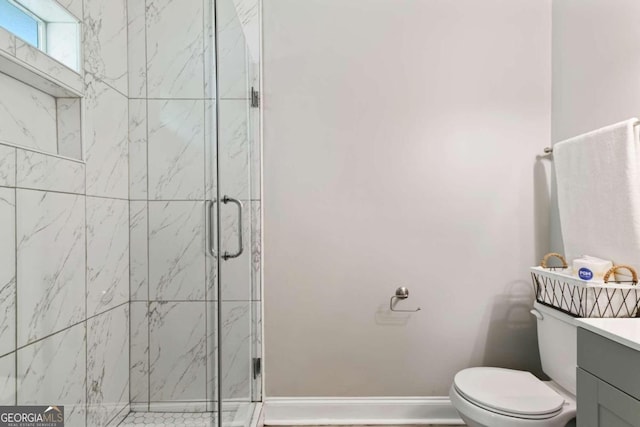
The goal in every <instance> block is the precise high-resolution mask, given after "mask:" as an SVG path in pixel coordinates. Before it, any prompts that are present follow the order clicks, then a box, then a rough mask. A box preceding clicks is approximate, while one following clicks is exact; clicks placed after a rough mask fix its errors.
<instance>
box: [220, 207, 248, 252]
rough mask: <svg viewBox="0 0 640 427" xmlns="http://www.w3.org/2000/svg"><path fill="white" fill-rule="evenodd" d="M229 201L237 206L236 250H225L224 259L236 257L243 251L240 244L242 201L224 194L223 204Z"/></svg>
mask: <svg viewBox="0 0 640 427" xmlns="http://www.w3.org/2000/svg"><path fill="white" fill-rule="evenodd" d="M229 202H231V203H233V204H235V205H236V206H237V207H238V251H237V252H235V253H229V252H227V251H225V252H224V254H222V259H223V260H225V261H226V260H228V259H230V258H238V257H239V256H240V255H242V252H243V251H244V247H243V244H242V202H241V201H240V200H238V199H234V198H233V197H229V196H224V197H223V198H222V203H224V204H225V205H226V204H227V203H229Z"/></svg>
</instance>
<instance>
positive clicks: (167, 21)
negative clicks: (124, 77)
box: [146, 0, 204, 98]
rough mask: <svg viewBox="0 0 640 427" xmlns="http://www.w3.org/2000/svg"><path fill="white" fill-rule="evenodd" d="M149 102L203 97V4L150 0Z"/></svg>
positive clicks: (193, 0) (198, 0)
mask: <svg viewBox="0 0 640 427" xmlns="http://www.w3.org/2000/svg"><path fill="white" fill-rule="evenodd" d="M146 21H147V22H146V24H147V85H148V89H147V90H148V94H149V97H150V98H202V97H203V96H204V69H203V67H204V63H203V60H204V59H203V50H204V40H203V38H204V37H203V33H204V28H203V27H204V19H203V3H202V0H147V18H146Z"/></svg>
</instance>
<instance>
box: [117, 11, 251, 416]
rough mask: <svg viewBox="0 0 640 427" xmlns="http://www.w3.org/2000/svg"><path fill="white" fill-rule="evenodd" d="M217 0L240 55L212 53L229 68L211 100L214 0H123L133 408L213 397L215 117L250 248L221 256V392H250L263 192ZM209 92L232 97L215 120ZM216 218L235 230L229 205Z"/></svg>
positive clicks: (196, 406) (207, 404) (197, 405)
mask: <svg viewBox="0 0 640 427" xmlns="http://www.w3.org/2000/svg"><path fill="white" fill-rule="evenodd" d="M224 3H228V4H229V5H231V6H232V5H233V2H232V1H231V0H225V1H221V2H219V4H218V13H220V14H221V15H219V22H222V23H223V24H222V25H221V27H220V28H219V30H218V37H220V39H219V42H220V48H221V49H222V51H224V52H225V53H226V54H228V55H234V54H235V55H236V56H237V57H238V58H239V59H238V60H236V61H234V62H231V61H223V62H222V63H221V64H220V65H221V70H220V72H221V73H223V72H226V73H227V75H229V76H234V79H233V82H232V81H231V80H232V79H228V81H229V82H230V83H229V84H227V85H226V86H223V87H222V88H221V95H223V97H221V99H219V100H216V94H215V76H214V62H213V61H214V52H215V51H214V40H215V37H216V34H214V28H213V10H212V5H213V1H212V0H128V2H127V8H128V25H129V29H128V43H129V45H128V52H129V79H128V90H129V159H130V162H129V177H130V179H129V194H130V211H129V214H130V242H131V247H130V250H131V252H130V287H131V288H130V294H131V304H130V308H131V360H130V366H131V373H130V376H131V404H132V409H133V410H140V411H146V410H176V411H180V410H185V409H191V410H203V409H208V410H212V409H213V408H214V407H213V402H214V401H215V398H216V390H215V384H216V381H215V366H216V363H215V348H214V346H215V338H216V336H215V333H214V332H215V327H216V324H215V317H216V303H215V301H216V299H217V289H216V286H215V283H216V275H217V268H216V265H215V259H214V258H212V257H210V256H208V255H206V239H207V235H208V230H207V226H206V212H205V207H206V201H207V200H211V199H213V198H215V196H214V194H215V192H216V179H215V176H216V170H215V163H216V162H215V158H214V157H213V156H214V155H215V153H214V152H213V151H214V143H215V134H216V125H219V126H220V130H221V133H222V135H221V152H220V155H221V156H222V158H221V159H220V160H221V161H220V163H223V164H224V165H225V166H224V167H225V168H227V169H225V170H221V173H225V179H224V182H226V183H229V184H226V185H229V191H228V192H227V194H228V195H229V196H232V197H239V198H241V199H243V200H244V201H245V203H247V204H249V205H250V206H251V209H249V210H247V211H245V212H246V214H245V216H244V218H243V224H242V225H243V228H244V230H245V236H246V241H245V247H248V248H249V247H251V248H252V251H247V253H246V254H245V255H243V257H242V258H241V259H237V260H233V261H229V262H228V263H225V265H224V266H223V274H224V275H225V277H224V279H225V280H223V283H224V286H225V288H224V289H223V300H222V301H221V307H222V310H223V314H225V316H224V317H225V324H224V325H222V326H223V332H222V333H223V335H224V336H223V339H224V340H225V341H224V342H225V344H226V345H225V348H224V349H223V363H226V365H227V366H225V372H224V374H223V377H224V382H223V387H225V388H224V395H225V397H233V398H238V399H245V400H246V399H249V398H250V397H251V392H252V390H251V387H252V385H251V381H250V378H251V371H250V363H251V354H252V342H251V340H250V331H251V327H250V322H251V321H252V319H255V318H256V316H255V315H252V313H255V310H252V307H255V306H256V304H258V303H257V301H259V298H260V295H259V293H258V292H252V289H255V288H256V287H258V288H259V285H257V284H256V277H259V274H258V273H259V261H260V256H259V248H260V241H259V236H260V229H259V227H258V225H259V223H260V219H259V215H258V216H256V214H259V211H260V201H259V200H258V199H257V198H256V199H255V200H252V197H251V185H250V182H249V180H248V178H247V177H248V168H249V159H250V154H251V153H250V146H249V143H248V141H249V138H248V137H249V134H248V130H247V128H248V123H247V120H248V114H249V107H248V84H247V80H248V77H247V60H246V58H247V52H246V50H245V49H244V47H243V45H242V44H241V43H239V41H240V39H239V37H243V34H242V26H241V23H240V22H239V21H238V20H237V19H236V20H235V21H234V20H233V19H232V14H231V12H232V10H231V9H230V8H229V7H227V8H226V11H225V10H224V7H222V8H221V4H224ZM254 3H255V4H254V8H255V10H257V1H254ZM253 16H254V17H255V16H257V13H254V15H253ZM221 17H226V18H227V19H223V20H222V21H221V20H220V18H221ZM254 19H255V18H254ZM227 63H228V64H229V65H226V64H227ZM229 67H233V70H232V69H230V68H229ZM216 102H221V103H223V102H224V103H227V104H228V105H227V107H228V108H224V107H223V108H222V111H225V113H224V114H223V115H222V116H221V123H219V124H216V123H215V114H216V113H215V103H216ZM254 150H255V148H254ZM254 155H255V153H254ZM258 188H259V187H258ZM254 192H255V194H259V190H256V189H254ZM222 221H223V224H224V227H225V229H226V230H227V231H229V232H228V233H225V236H226V237H225V239H227V240H233V239H234V238H235V234H233V232H234V231H235V228H233V227H235V224H234V221H237V219H236V217H235V212H234V211H233V209H229V211H228V212H225V214H224V215H223V218H222ZM252 221H253V223H252ZM252 225H253V227H252ZM225 244H229V245H233V244H234V243H232V242H226V243H225ZM252 261H254V263H253V266H252ZM227 271H228V273H227ZM252 272H253V273H252ZM252 276H254V277H253V278H252ZM252 280H253V282H252ZM252 283H253V286H252ZM252 301H256V302H252Z"/></svg>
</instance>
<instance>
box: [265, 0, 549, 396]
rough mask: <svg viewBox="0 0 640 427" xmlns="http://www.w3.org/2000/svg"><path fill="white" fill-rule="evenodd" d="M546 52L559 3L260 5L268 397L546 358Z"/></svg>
mask: <svg viewBox="0 0 640 427" xmlns="http://www.w3.org/2000/svg"><path fill="white" fill-rule="evenodd" d="M550 49H551V2H550V1H529V0H517V1H513V0H508V1H507V0H487V1H483V2H478V1H475V0H462V1H457V2H451V1H444V0H431V1H423V0H348V1H345V0H307V1H303V2H302V1H299V0H265V2H264V54H265V57H264V86H265V88H266V92H265V110H264V123H265V125H264V138H265V139H264V171H265V175H264V180H265V181H264V223H265V235H264V237H265V248H264V249H265V285H264V289H265V295H264V299H265V322H266V323H265V340H266V347H265V351H266V375H267V376H266V395H267V397H284V396H289V397H295V396H443V395H446V394H447V393H448V388H449V386H450V384H451V380H452V378H453V375H454V374H455V372H456V371H458V370H460V369H462V368H465V367H469V366H475V365H498V366H505V367H513V368H521V369H532V370H534V371H536V370H537V369H539V361H538V355H537V346H536V337H535V325H534V323H533V320H532V318H531V316H530V315H529V313H528V309H529V307H530V306H531V304H532V295H531V284H530V278H529V272H528V268H529V266H531V265H533V264H535V263H536V262H538V260H539V257H540V256H541V255H542V254H543V252H544V251H546V249H547V246H546V245H547V244H548V239H545V238H542V237H538V236H546V235H547V233H548V230H547V228H546V227H547V221H544V220H543V221H541V220H538V219H537V218H542V217H545V218H546V216H547V212H546V211H545V208H546V207H547V206H548V202H547V201H546V200H547V198H548V185H547V184H546V183H545V182H544V179H546V178H545V176H544V173H543V172H544V170H543V168H542V169H541V168H540V167H539V166H536V155H538V154H540V153H541V152H542V149H543V148H544V147H545V146H546V145H548V141H549V135H550V123H551V117H550V106H551V63H550V59H551V52H550ZM534 178H535V179H536V180H537V179H538V178H540V181H542V182H538V181H535V182H534ZM541 195H542V196H543V197H542V199H543V200H544V203H542V210H541V211H536V209H538V210H540V209H541V208H540V206H538V204H536V201H537V200H538V199H540V196H541ZM399 285H405V286H407V287H408V288H409V289H410V291H411V297H410V298H409V299H408V300H407V301H405V302H402V303H400V304H399V308H413V307H416V306H421V307H422V311H420V312H418V313H413V314H406V313H390V312H389V310H388V304H389V297H390V296H391V295H392V294H393V292H394V290H395V288H396V287H397V286H399Z"/></svg>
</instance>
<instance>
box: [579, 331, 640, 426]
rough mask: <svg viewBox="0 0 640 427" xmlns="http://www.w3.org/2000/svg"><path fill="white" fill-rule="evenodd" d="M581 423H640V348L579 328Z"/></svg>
mask: <svg viewBox="0 0 640 427" xmlns="http://www.w3.org/2000/svg"><path fill="white" fill-rule="evenodd" d="M577 400H578V414H577V422H578V427H640V351H637V350H635V349H632V348H629V347H627V346H624V345H622V344H619V343H617V342H614V341H612V340H610V339H608V338H605V337H603V336H600V335H598V334H595V333H593V332H591V331H587V330H586V329H583V328H578V375H577Z"/></svg>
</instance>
